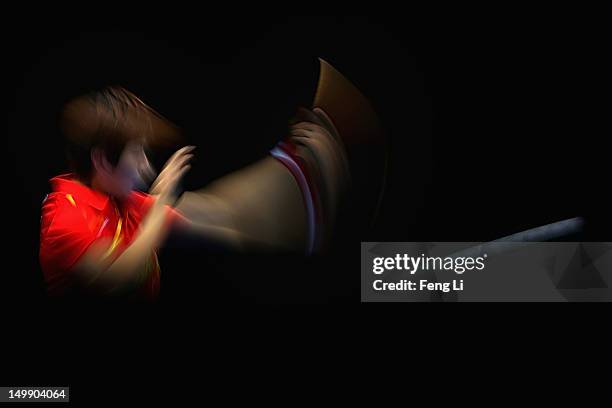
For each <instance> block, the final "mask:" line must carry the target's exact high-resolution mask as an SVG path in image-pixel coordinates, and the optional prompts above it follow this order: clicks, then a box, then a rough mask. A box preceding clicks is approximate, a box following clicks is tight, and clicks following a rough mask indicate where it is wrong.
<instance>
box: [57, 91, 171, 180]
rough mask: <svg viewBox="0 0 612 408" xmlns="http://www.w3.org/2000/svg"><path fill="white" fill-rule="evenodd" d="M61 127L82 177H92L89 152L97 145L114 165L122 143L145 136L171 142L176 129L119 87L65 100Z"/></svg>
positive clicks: (71, 159) (151, 140)
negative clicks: (68, 100)
mask: <svg viewBox="0 0 612 408" xmlns="http://www.w3.org/2000/svg"><path fill="white" fill-rule="evenodd" d="M60 126H61V129H62V132H63V133H64V136H65V137H66V138H67V140H68V160H69V162H70V165H71V167H72V169H73V171H74V172H75V173H76V174H77V175H78V176H79V177H80V178H82V179H83V180H85V181H89V180H90V178H91V176H92V170H93V168H92V163H91V151H92V149H93V148H96V147H97V148H100V149H102V151H103V152H104V154H105V156H106V158H107V159H108V161H109V162H110V163H111V164H112V165H114V166H116V165H117V163H118V162H119V158H120V157H121V153H122V152H123V150H124V149H125V146H126V145H127V144H128V143H129V142H130V141H134V140H140V139H144V140H145V141H146V142H147V143H148V144H152V145H156V144H157V145H158V144H161V143H165V142H171V141H174V140H175V139H176V138H177V137H178V134H179V130H178V128H177V127H176V126H175V125H173V124H172V123H170V122H169V121H168V120H166V119H165V118H163V117H162V116H161V115H159V114H158V113H157V112H155V111H154V110H153V109H151V108H150V107H149V106H147V105H146V104H145V103H144V102H142V101H141V100H140V99H139V98H138V97H137V96H136V95H134V94H133V93H131V92H129V91H128V90H126V89H124V88H122V87H120V86H112V87H107V88H104V89H102V90H100V91H94V92H90V93H88V94H86V95H83V96H79V97H77V98H75V99H73V100H71V101H70V102H68V103H67V104H66V105H65V106H64V109H63V111H62V114H61V118H60Z"/></svg>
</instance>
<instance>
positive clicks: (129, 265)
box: [78, 201, 167, 292]
mask: <svg viewBox="0 0 612 408" xmlns="http://www.w3.org/2000/svg"><path fill="white" fill-rule="evenodd" d="M166 212H167V210H166V208H164V206H163V204H162V203H161V202H158V201H156V203H155V204H154V205H153V206H152V207H151V210H150V211H149V213H148V214H147V216H146V217H145V219H144V220H143V222H142V223H141V226H140V230H139V232H138V235H137V236H136V238H135V239H134V241H133V242H132V244H131V245H130V246H129V247H128V248H127V249H125V250H124V251H123V252H122V253H121V254H119V255H118V256H117V257H116V258H115V259H112V253H111V254H110V255H107V254H102V252H103V251H104V249H105V248H104V247H98V248H92V249H91V250H90V251H88V253H87V254H86V255H85V256H84V257H83V259H82V260H81V262H80V264H79V265H78V269H79V271H80V273H81V276H83V278H84V283H85V285H86V286H90V287H95V288H98V290H102V291H105V292H106V291H109V292H113V291H122V290H128V289H130V288H133V287H137V286H139V285H140V284H141V283H142V282H143V281H144V280H145V279H146V278H147V277H148V273H149V272H150V271H149V270H147V262H148V261H149V259H150V257H151V256H152V252H153V251H154V250H155V249H156V248H157V247H158V246H159V245H160V244H161V243H162V241H163V240H164V238H165V236H166V234H167V227H166V225H165V224H166V222H165V221H166ZM104 252H106V251H104Z"/></svg>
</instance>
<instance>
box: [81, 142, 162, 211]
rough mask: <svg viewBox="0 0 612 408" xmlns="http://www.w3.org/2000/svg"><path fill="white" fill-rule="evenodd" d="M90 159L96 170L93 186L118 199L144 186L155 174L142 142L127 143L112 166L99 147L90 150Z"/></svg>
mask: <svg viewBox="0 0 612 408" xmlns="http://www.w3.org/2000/svg"><path fill="white" fill-rule="evenodd" d="M92 161H93V164H94V168H95V171H96V174H95V176H94V184H95V185H94V187H95V188H98V189H101V190H103V191H104V192H106V193H107V194H109V195H112V196H114V197H116V198H119V199H123V198H126V197H127V196H128V195H129V194H130V193H131V192H132V191H134V190H136V189H143V188H145V187H146V185H147V183H149V182H150V181H151V180H152V178H153V177H154V176H155V172H154V171H153V168H152V167H151V164H150V163H149V160H148V159H147V155H146V153H145V150H144V143H142V142H130V143H128V144H127V145H126V146H125V149H124V150H123V152H122V153H121V157H120V158H119V162H118V163H117V166H113V165H112V164H111V163H110V162H109V161H108V159H107V158H106V157H105V156H104V153H103V152H102V151H101V150H99V149H94V151H93V152H92Z"/></svg>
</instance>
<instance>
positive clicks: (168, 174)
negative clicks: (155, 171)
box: [149, 146, 195, 205]
mask: <svg viewBox="0 0 612 408" xmlns="http://www.w3.org/2000/svg"><path fill="white" fill-rule="evenodd" d="M194 149H195V146H186V147H183V148H182V149H179V150H177V151H176V152H175V153H174V154H173V155H172V157H170V159H169V160H168V161H167V162H166V164H165V165H164V168H163V169H162V171H161V173H159V176H157V179H156V180H155V181H154V182H153V184H152V185H151V189H150V190H149V194H151V195H156V196H157V197H158V200H159V201H160V202H161V203H163V204H169V205H173V204H174V202H175V201H176V198H177V197H176V189H177V186H178V184H179V182H180V180H181V179H182V178H183V176H184V175H185V173H187V172H188V171H189V169H190V168H191V165H189V161H190V160H191V158H192V157H193V154H192V153H191V152H193V150H194Z"/></svg>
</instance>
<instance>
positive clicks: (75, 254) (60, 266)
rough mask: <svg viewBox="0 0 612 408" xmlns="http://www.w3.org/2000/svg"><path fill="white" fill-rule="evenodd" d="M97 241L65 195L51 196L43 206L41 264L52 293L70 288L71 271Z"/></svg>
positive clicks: (81, 215) (82, 217)
mask: <svg viewBox="0 0 612 408" xmlns="http://www.w3.org/2000/svg"><path fill="white" fill-rule="evenodd" d="M95 240H96V236H95V235H94V233H93V232H92V231H90V229H89V227H88V226H87V220H86V219H85V217H84V215H83V214H82V213H81V212H80V211H79V209H78V208H76V207H74V206H72V205H71V204H70V202H69V201H68V200H67V199H64V195H62V194H60V195H57V194H50V195H49V197H48V198H47V199H46V200H45V202H44V203H43V207H42V217H41V228H40V263H41V267H42V269H43V273H44V275H45V279H46V281H47V283H48V286H49V289H50V291H52V292H53V291H58V290H62V289H65V288H67V286H68V285H69V284H70V283H69V281H70V273H69V272H70V271H71V269H72V267H73V266H74V264H75V263H76V262H77V261H78V260H79V258H80V257H81V256H82V255H83V254H84V253H85V252H86V251H87V249H88V248H89V246H90V245H91V244H92V243H93V242H94V241H95Z"/></svg>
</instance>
